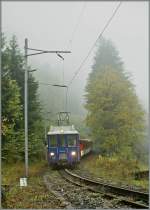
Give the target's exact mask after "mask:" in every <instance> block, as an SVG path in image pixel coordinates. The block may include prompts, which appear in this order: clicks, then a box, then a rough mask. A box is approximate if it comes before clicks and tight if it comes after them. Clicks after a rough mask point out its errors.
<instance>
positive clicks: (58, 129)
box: [47, 125, 79, 135]
mask: <svg viewBox="0 0 150 210" xmlns="http://www.w3.org/2000/svg"><path fill="white" fill-rule="evenodd" d="M55 134H79V132H78V131H77V130H76V129H75V127H74V125H71V126H51V127H50V130H49V131H48V133H47V135H55Z"/></svg>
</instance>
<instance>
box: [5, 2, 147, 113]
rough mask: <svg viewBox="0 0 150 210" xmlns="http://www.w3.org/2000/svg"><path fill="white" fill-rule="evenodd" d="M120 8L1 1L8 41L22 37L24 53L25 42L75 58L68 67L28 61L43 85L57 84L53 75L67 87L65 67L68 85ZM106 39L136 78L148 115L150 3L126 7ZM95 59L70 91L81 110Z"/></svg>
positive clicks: (54, 61) (54, 60)
mask: <svg viewBox="0 0 150 210" xmlns="http://www.w3.org/2000/svg"><path fill="white" fill-rule="evenodd" d="M118 3H119V2H116V1H114V2H113V1H112V2H100V1H99V2H98V1H97V2H89V1H88V2H82V1H80V2H36V1H35V2H17V1H16V2H2V31H3V32H4V33H5V34H6V35H7V37H8V38H10V37H11V36H12V35H13V34H15V35H16V36H17V38H18V42H19V46H20V48H21V49H22V52H23V49H24V39H25V38H28V40H29V47H30V48H37V49H43V50H71V53H70V54H63V57H64V59H65V60H64V63H63V61H62V60H61V59H60V58H59V57H58V56H57V55H56V54H43V55H37V56H33V57H30V58H29V64H30V65H31V66H32V68H33V69H34V68H37V69H38V71H37V72H35V73H33V74H34V75H35V76H36V77H37V78H39V77H40V79H39V80H40V81H41V80H42V82H49V83H55V81H54V78H53V81H52V78H50V76H49V74H48V71H49V70H50V71H54V74H55V73H56V75H57V76H58V78H60V81H59V82H60V83H62V75H63V65H64V79H65V84H68V82H69V81H70V80H71V78H72V77H73V75H74V73H75V72H76V71H77V69H78V67H79V66H80V64H81V62H82V61H83V59H84V58H85V57H86V55H87V53H88V51H89V49H90V48H91V46H92V45H93V43H94V42H95V40H96V39H97V37H98V35H99V34H100V32H101V31H102V29H103V27H104V25H105V24H106V22H107V21H108V19H109V18H110V16H111V15H112V13H113V11H114V9H115V7H116V6H117V5H118ZM103 36H104V38H106V39H111V40H112V42H113V43H114V45H115V46H116V48H117V49H118V51H119V54H120V57H121V58H122V60H123V61H124V64H125V69H126V70H127V71H128V72H130V73H131V74H132V82H133V83H134V84H135V88H136V92H137V95H138V96H139V99H140V101H141V103H142V104H143V106H144V108H145V109H146V110H148V2H144V1H143V2H122V4H121V7H120V8H119V10H118V12H117V14H116V15H115V17H114V18H113V20H112V22H111V24H110V25H109V26H108V28H107V29H106V31H105V32H104V34H103ZM94 50H96V48H95V49H94ZM93 55H94V51H93V52H92V53H91V55H90V56H89V58H88V60H87V61H86V63H85V65H84V66H83V67H82V69H81V71H80V72H79V74H78V75H77V77H76V78H75V79H74V80H73V83H72V84H71V86H70V89H69V94H70V95H73V94H75V92H76V94H77V95H78V96H77V97H78V99H79V100H78V101H80V104H79V106H80V108H81V109H83V107H82V104H83V101H84V94H85V93H84V88H85V85H86V80H87V77H88V74H89V72H90V71H91V65H92V62H93ZM41 75H43V77H42V76H41ZM45 88H50V89H51V87H45ZM43 91H44V89H43ZM47 97H49V96H47ZM75 101H76V99H75V98H74V102H75ZM44 103H46V101H45V102H44Z"/></svg>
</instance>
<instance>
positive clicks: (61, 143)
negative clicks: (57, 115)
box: [59, 135, 66, 147]
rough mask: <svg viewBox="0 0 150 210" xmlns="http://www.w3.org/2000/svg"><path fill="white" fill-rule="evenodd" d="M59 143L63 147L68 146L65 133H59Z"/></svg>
mask: <svg viewBox="0 0 150 210" xmlns="http://www.w3.org/2000/svg"><path fill="white" fill-rule="evenodd" d="M59 145H60V146H61V147H64V146H66V143H65V136H64V135H59Z"/></svg>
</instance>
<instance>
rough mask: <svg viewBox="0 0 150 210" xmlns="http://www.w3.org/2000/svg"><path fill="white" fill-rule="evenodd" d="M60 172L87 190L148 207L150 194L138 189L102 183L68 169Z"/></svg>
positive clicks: (140, 206)
mask: <svg viewBox="0 0 150 210" xmlns="http://www.w3.org/2000/svg"><path fill="white" fill-rule="evenodd" d="M60 174H61V176H62V177H63V178H65V179H66V180H67V181H69V182H71V183H72V184H74V185H78V186H81V187H83V186H84V187H86V188H87V190H90V191H93V192H98V193H102V196H103V197H107V198H109V199H117V202H118V203H122V204H125V205H128V206H130V207H132V208H139V209H141V208H142V209H148V208H149V206H148V203H149V194H148V193H145V192H140V191H136V190H129V189H126V188H123V187H116V186H113V185H110V184H106V183H102V182H99V181H97V180H93V179H91V178H88V177H85V176H84V177H83V176H80V175H78V174H75V173H73V172H72V171H70V170H68V169H64V170H60Z"/></svg>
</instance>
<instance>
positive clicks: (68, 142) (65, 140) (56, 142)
mask: <svg viewBox="0 0 150 210" xmlns="http://www.w3.org/2000/svg"><path fill="white" fill-rule="evenodd" d="M91 150H92V141H90V140H89V139H80V135H79V132H78V131H77V130H76V129H75V127H74V125H71V126H70V125H67V126H51V127H50V130H49V131H48V133H47V160H48V164H49V165H52V166H58V165H61V166H62V165H68V166H74V165H76V164H77V163H79V162H80V160H81V158H82V157H83V156H85V155H86V154H88V153H89V152H91Z"/></svg>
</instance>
